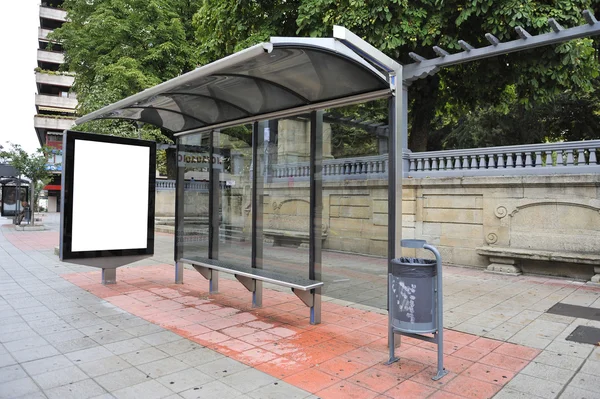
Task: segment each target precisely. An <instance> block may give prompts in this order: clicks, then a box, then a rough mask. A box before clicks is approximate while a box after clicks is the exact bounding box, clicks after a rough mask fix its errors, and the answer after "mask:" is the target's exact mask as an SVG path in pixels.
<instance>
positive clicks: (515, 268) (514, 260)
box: [476, 246, 600, 283]
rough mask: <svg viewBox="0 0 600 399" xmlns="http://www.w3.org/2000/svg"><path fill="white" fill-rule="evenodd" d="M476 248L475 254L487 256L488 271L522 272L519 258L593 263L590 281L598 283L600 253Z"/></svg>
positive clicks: (502, 272)
mask: <svg viewBox="0 0 600 399" xmlns="http://www.w3.org/2000/svg"><path fill="white" fill-rule="evenodd" d="M476 250H477V254H479V255H482V256H487V257H489V260H490V264H489V266H488V267H487V271H489V272H493V273H501V274H513V275H519V274H521V273H522V271H521V260H535V261H544V262H563V263H578V264H584V265H593V266H594V273H595V275H594V276H593V277H592V279H591V281H592V282H594V283H600V254H593V253H583V252H565V251H543V250H535V249H523V248H512V247H497V246H487V247H478V248H477V249H476Z"/></svg>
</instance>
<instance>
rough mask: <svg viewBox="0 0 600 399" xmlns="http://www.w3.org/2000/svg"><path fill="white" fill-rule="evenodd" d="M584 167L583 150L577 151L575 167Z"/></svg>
mask: <svg viewBox="0 0 600 399" xmlns="http://www.w3.org/2000/svg"><path fill="white" fill-rule="evenodd" d="M584 165H585V154H584V150H583V148H580V149H578V150H577V166H584Z"/></svg>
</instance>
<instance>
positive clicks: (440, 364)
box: [423, 244, 448, 381]
mask: <svg viewBox="0 0 600 399" xmlns="http://www.w3.org/2000/svg"><path fill="white" fill-rule="evenodd" d="M423 248H424V249H427V250H429V251H431V252H433V254H434V255H435V260H436V268H437V275H436V283H437V284H436V290H437V301H436V312H437V333H436V334H435V340H436V343H437V351H438V354H437V374H436V375H435V376H434V377H433V378H432V380H434V381H437V380H439V379H440V378H442V377H443V376H445V375H446V374H448V371H447V370H446V369H445V368H444V307H443V303H444V294H443V292H442V289H443V281H442V256H441V255H440V253H439V252H438V250H437V249H436V248H435V247H433V246H431V245H429V244H425V245H423Z"/></svg>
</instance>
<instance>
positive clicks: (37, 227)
mask: <svg viewBox="0 0 600 399" xmlns="http://www.w3.org/2000/svg"><path fill="white" fill-rule="evenodd" d="M15 230H17V231H42V230H46V226H44V225H43V224H36V225H34V226H31V225H28V224H24V225H15Z"/></svg>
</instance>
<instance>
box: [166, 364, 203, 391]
mask: <svg viewBox="0 0 600 399" xmlns="http://www.w3.org/2000/svg"><path fill="white" fill-rule="evenodd" d="M157 381H158V382H160V383H161V384H163V385H164V386H166V387H167V388H169V389H170V390H172V391H173V392H177V393H179V392H183V391H185V390H188V389H191V388H194V387H197V386H201V385H203V384H206V383H208V382H211V381H213V378H211V376H209V375H207V374H204V373H203V372H201V371H200V370H198V369H187V370H182V371H178V372H176V373H173V374H169V375H165V376H163V377H160V378H158V379H157Z"/></svg>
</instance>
